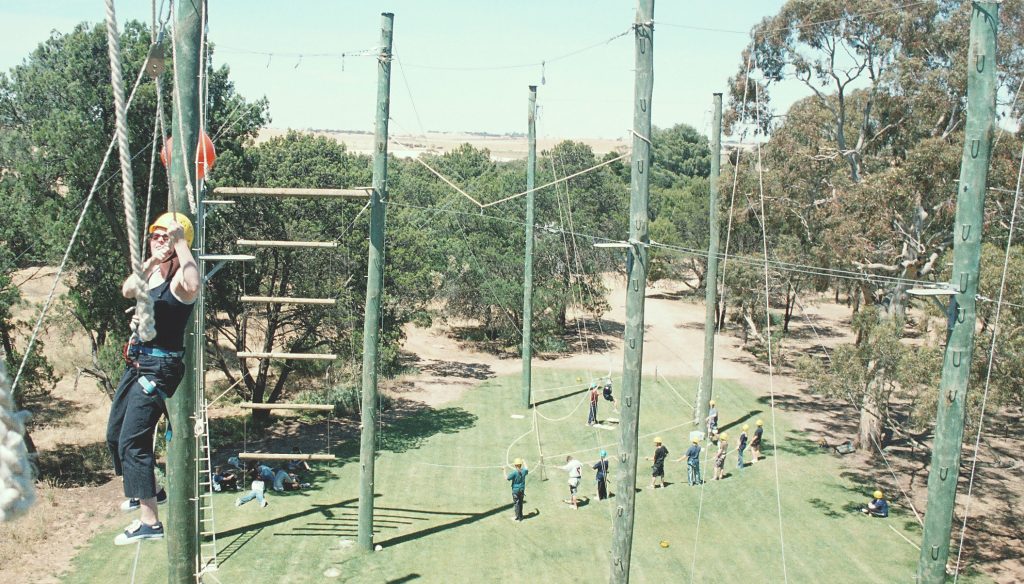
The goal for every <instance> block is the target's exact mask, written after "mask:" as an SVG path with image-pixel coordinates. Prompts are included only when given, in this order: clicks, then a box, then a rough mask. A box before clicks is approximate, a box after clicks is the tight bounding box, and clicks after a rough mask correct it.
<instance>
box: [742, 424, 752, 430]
mask: <svg viewBox="0 0 1024 584" xmlns="http://www.w3.org/2000/svg"><path fill="white" fill-rule="evenodd" d="M749 429H750V424H743V431H744V432H746V431H747V430H749Z"/></svg>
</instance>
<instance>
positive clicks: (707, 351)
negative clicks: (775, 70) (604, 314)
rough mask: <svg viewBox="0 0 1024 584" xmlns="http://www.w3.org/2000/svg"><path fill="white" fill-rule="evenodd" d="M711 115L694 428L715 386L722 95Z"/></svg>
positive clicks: (703, 415) (701, 419) (716, 96)
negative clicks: (699, 368)
mask: <svg viewBox="0 0 1024 584" xmlns="http://www.w3.org/2000/svg"><path fill="white" fill-rule="evenodd" d="M713 100H714V103H715V114H714V119H713V120H712V122H711V123H712V126H711V175H710V176H709V177H708V183H709V184H710V186H711V188H710V193H711V194H710V201H709V206H708V223H709V225H710V226H711V227H710V230H709V234H708V271H707V273H706V274H705V277H704V370H703V371H702V372H701V376H700V388H699V389H698V390H697V411H696V412H695V415H696V418H695V419H694V421H695V422H696V423H697V425H698V427H699V426H700V424H701V423H702V422H704V420H705V419H707V417H708V410H709V409H710V405H709V404H710V402H711V394H712V392H713V390H714V383H715V329H716V328H717V327H716V326H715V325H716V324H717V323H718V319H717V318H716V314H715V308H716V307H717V306H718V239H719V235H718V173H719V172H720V166H721V160H722V94H721V93H716V94H714V96H713Z"/></svg>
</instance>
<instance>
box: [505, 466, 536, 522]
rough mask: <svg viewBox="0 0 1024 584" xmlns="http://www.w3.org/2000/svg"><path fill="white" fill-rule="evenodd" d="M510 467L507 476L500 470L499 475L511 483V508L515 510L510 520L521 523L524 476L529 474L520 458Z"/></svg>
mask: <svg viewBox="0 0 1024 584" xmlns="http://www.w3.org/2000/svg"><path fill="white" fill-rule="evenodd" d="M506 460H507V459H506ZM512 466H513V469H512V471H511V472H510V473H508V476H505V472H504V470H502V473H501V474H502V476H505V480H507V481H511V482H512V506H513V508H514V510H515V515H513V516H512V519H513V520H515V521H522V520H523V501H525V500H526V475H528V474H530V469H528V468H526V463H524V462H523V459H522V458H517V459H515V460H514V461H512Z"/></svg>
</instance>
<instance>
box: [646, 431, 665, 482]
mask: <svg viewBox="0 0 1024 584" xmlns="http://www.w3.org/2000/svg"><path fill="white" fill-rule="evenodd" d="M666 457H668V448H665V445H664V444H662V442H661V436H658V437H657V438H655V439H654V456H648V457H646V458H647V460H650V461H652V462H653V463H654V464H652V465H651V488H652V489H656V488H658V486H659V485H660V486H661V487H662V488H665V458H666Z"/></svg>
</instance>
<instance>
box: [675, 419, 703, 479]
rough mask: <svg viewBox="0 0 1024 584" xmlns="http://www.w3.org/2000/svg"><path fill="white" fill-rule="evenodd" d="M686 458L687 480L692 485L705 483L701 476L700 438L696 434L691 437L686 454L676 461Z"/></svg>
mask: <svg viewBox="0 0 1024 584" xmlns="http://www.w3.org/2000/svg"><path fill="white" fill-rule="evenodd" d="M699 434H700V433H699V432H698V435H699ZM684 458H685V459H686V482H687V483H689V485H690V486H691V487H692V486H694V485H699V484H701V483H703V482H704V481H703V480H701V478H700V438H698V437H696V436H694V437H693V438H691V439H690V447H689V448H687V449H686V454H684V455H682V456H680V457H679V458H677V459H676V462H682V461H683V459H684Z"/></svg>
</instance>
